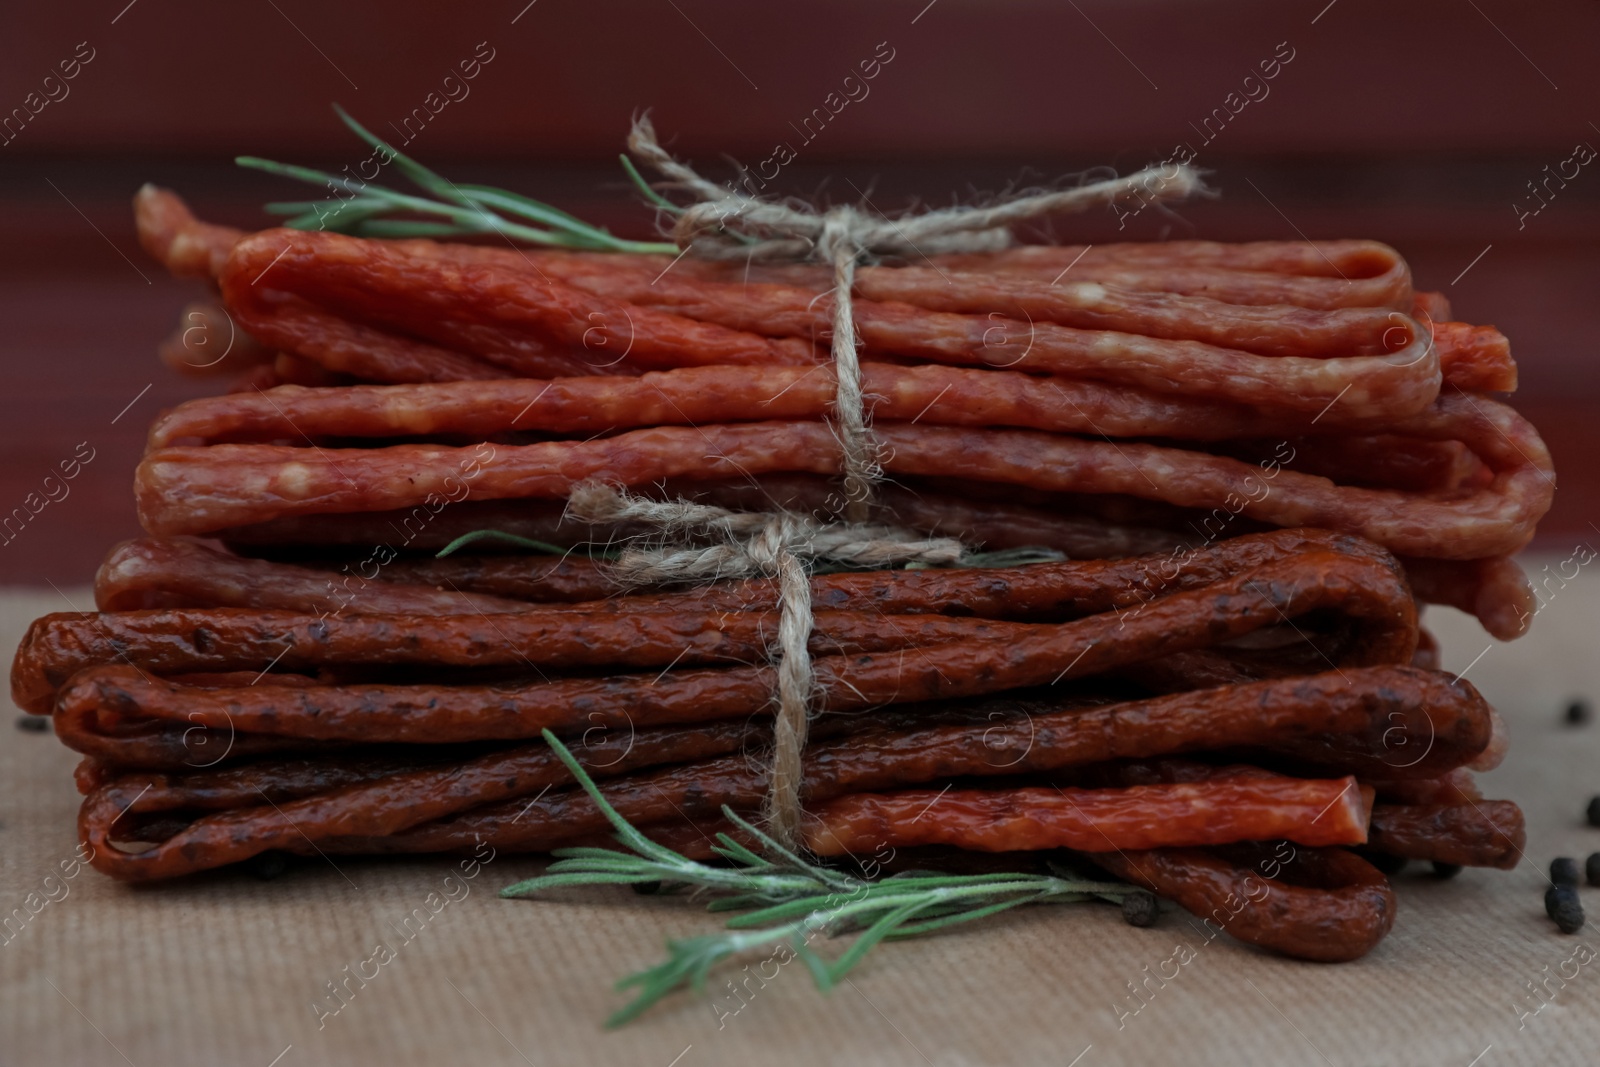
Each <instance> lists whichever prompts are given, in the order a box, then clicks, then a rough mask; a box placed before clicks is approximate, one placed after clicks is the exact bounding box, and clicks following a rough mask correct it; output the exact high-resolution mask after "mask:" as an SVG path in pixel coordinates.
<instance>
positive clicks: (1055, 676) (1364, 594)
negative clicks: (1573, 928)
mask: <svg viewBox="0 0 1600 1067" xmlns="http://www.w3.org/2000/svg"><path fill="white" fill-rule="evenodd" d="M1396 590H1398V596H1397V593H1396ZM1317 608H1328V609H1333V610H1336V611H1339V612H1341V613H1344V614H1346V615H1348V616H1351V617H1352V618H1354V619H1358V620H1361V622H1362V623H1363V627H1362V631H1363V633H1362V636H1361V637H1359V638H1358V639H1357V640H1355V641H1353V642H1351V643H1349V644H1348V645H1347V646H1346V647H1345V649H1344V650H1343V652H1342V658H1343V659H1344V660H1345V663H1346V665H1348V666H1352V667H1354V666H1361V665H1364V664H1374V663H1375V664H1382V663H1394V662H1402V663H1403V662H1407V661H1409V659H1410V657H1411V653H1412V651H1413V650H1414V649H1415V643H1416V623H1415V616H1414V612H1413V609H1412V608H1411V603H1410V599H1409V597H1408V596H1406V595H1405V592H1404V588H1403V586H1399V585H1398V583H1396V582H1395V581H1394V579H1393V576H1392V574H1391V573H1390V572H1389V571H1388V570H1387V569H1386V568H1383V567H1381V566H1378V565H1374V564H1372V563H1370V562H1368V561H1363V560H1356V559H1352V558H1350V557H1345V556H1337V555H1334V554H1331V553H1313V554H1308V555H1307V556H1303V557H1298V558H1295V559H1293V560H1285V561H1278V562H1274V563H1269V564H1266V565H1264V566H1262V567H1258V568H1255V569H1253V570H1250V571H1247V572H1245V573H1244V574H1242V575H1239V576H1235V577H1233V578H1230V579H1227V580H1224V581H1221V582H1217V583H1215V584H1214V585H1211V586H1207V587H1204V588H1202V589H1199V590H1192V591H1185V592H1179V593H1173V594H1171V595H1170V596H1167V597H1164V598H1162V599H1160V600H1158V601H1156V602H1155V603H1153V604H1150V605H1148V606H1147V607H1145V608H1144V610H1142V611H1140V612H1138V613H1137V614H1133V613H1129V614H1127V615H1124V616H1121V617H1117V616H1115V615H1112V614H1109V613H1108V614H1103V615H1096V616H1091V617H1089V618H1087V619H1080V620H1077V621H1075V622H1068V623H1062V624H1058V625H1049V626H1046V625H1040V626H1033V627H1026V628H1021V631H1020V632H1021V636H1007V637H996V638H988V637H978V638H970V639H967V640H964V641H961V642H957V643H953V644H946V645H941V646H936V649H937V650H936V651H934V650H929V651H928V652H926V653H921V652H904V653H893V654H889V653H883V654H872V653H866V654H860V655H852V656H821V657H818V658H817V659H816V660H815V661H814V667H815V671H816V679H817V683H818V687H819V691H820V692H821V693H822V694H823V696H822V697H821V698H820V701H819V703H820V704H821V705H822V706H824V707H826V708H829V709H833V710H849V709H858V708H863V707H873V706H876V705H880V704H890V703H906V702H911V701H920V700H938V699H948V698H952V697H958V696H977V695H981V694H985V693H993V692H999V691H1003V690H1005V689H1014V688H1020V687H1026V686H1032V685H1042V684H1048V683H1053V682H1057V681H1059V680H1060V679H1062V678H1064V677H1067V676H1069V675H1070V676H1072V677H1086V676H1090V675H1094V674H1099V673H1103V672H1105V671H1107V670H1112V669H1115V668H1117V667H1121V666H1126V665H1128V664H1130V663H1136V662H1140V661H1142V660H1145V659H1149V658H1151V654H1152V652H1153V651H1156V650H1159V651H1161V652H1165V653H1170V652H1181V651H1187V650H1190V649H1194V648H1203V647H1209V646H1211V645H1215V644H1217V643H1219V642H1222V641H1226V640H1228V639H1230V638H1235V637H1239V636H1241V635H1243V634H1245V633H1249V632H1251V631H1253V630H1256V629H1260V628H1261V627H1262V626H1264V625H1275V624H1277V623H1278V622H1280V621H1281V620H1282V619H1284V618H1290V619H1292V618H1294V617H1295V616H1297V615H1300V614H1303V613H1305V612H1306V611H1310V610H1314V609H1317ZM502 618H504V619H510V618H515V616H503V617H502ZM907 619H908V623H907V628H908V629H911V628H912V626H911V620H913V619H915V620H919V621H916V623H915V625H916V626H923V625H926V624H927V622H928V621H929V617H927V616H922V617H907ZM945 621H946V622H949V621H956V620H945ZM990 625H996V624H990ZM1007 629H1008V630H1009V631H1010V632H1011V633H1012V634H1015V633H1017V632H1018V628H1016V627H1008V628H1007ZM674 651H676V650H674ZM42 658H43V657H42V655H39V654H34V655H31V656H30V659H29V660H28V661H27V662H24V663H21V664H19V666H18V667H17V668H16V669H14V673H13V687H14V691H16V692H17V693H18V695H19V696H23V697H27V696H30V695H31V692H29V690H30V689H31V688H32V687H35V686H37V685H38V681H37V680H38V678H39V677H40V676H42V675H44V674H45V673H46V671H47V670H48V669H49V667H48V663H46V664H45V665H44V666H41V665H40V664H39V663H38V662H37V661H38V660H39V659H42ZM107 658H108V657H103V656H102V657H101V659H100V661H101V662H104V661H105V659H107ZM772 673H773V672H772V668H770V667H730V668H724V669H712V670H707V669H693V670H674V671H668V672H665V673H664V674H661V675H659V676H652V675H618V676H613V677H609V678H599V679H590V678H573V679H559V680H555V681H550V682H542V683H534V684H519V685H508V686H503V687H484V686H454V687H452V686H431V685H411V686H393V685H391V686H382V685H364V686H318V687H314V688H303V689H297V690H284V689H282V688H281V687H277V686H272V685H267V684H260V685H255V686H251V687H248V688H246V689H243V690H233V691H228V692H226V693H221V692H208V691H204V690H180V689H179V688H178V687H174V686H170V685H168V684H166V683H163V682H160V681H158V680H153V679H149V678H148V677H146V676H144V675H141V674H139V673H138V672H137V671H136V670H135V669H133V668H131V667H123V666H104V667H95V668H91V669H88V670H85V671H82V672H81V673H79V674H78V675H76V676H75V677H74V678H73V679H72V680H71V681H70V682H69V683H68V684H67V685H66V687H65V688H64V689H63V690H62V691H61V693H60V695H59V697H58V698H57V702H56V714H57V715H58V716H65V717H67V718H71V719H73V720H74V723H77V724H79V725H75V726H73V727H72V729H80V728H81V729H89V724H88V722H87V720H88V719H91V718H96V719H98V720H99V721H100V727H99V728H100V729H105V728H106V726H107V725H110V726H112V727H115V725H116V724H117V723H120V722H125V721H127V720H129V719H137V718H140V717H144V718H156V719H165V720H168V721H175V722H188V723H192V724H199V725H201V726H211V727H215V728H218V729H235V728H236V729H238V730H241V731H244V732H247V733H257V732H260V733H274V734H287V735H291V736H299V737H318V738H326V739H349V740H365V741H376V740H393V741H407V742H430V741H435V742H440V741H456V740H482V739H489V738H517V737H527V736H531V735H533V734H536V733H537V732H538V731H539V730H541V729H544V728H546V727H549V728H552V729H558V730H559V729H569V728H571V727H572V726H573V725H576V724H579V723H584V722H587V723H588V724H590V725H594V724H598V723H601V722H602V721H603V722H604V723H610V724H613V725H618V726H621V725H623V724H625V723H629V722H632V723H637V724H643V725H662V724H667V723H673V722H701V721H707V720H712V719H718V718H729V717H734V716H738V715H749V714H752V713H755V712H757V711H760V710H763V709H765V708H767V707H768V706H769V702H770V698H771V693H772V688H773V684H772ZM63 729H67V727H65V726H63V725H61V724H60V723H58V731H60V730H63Z"/></svg>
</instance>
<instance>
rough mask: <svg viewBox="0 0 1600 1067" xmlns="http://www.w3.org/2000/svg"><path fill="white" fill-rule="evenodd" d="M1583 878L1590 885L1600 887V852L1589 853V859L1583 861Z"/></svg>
mask: <svg viewBox="0 0 1600 1067" xmlns="http://www.w3.org/2000/svg"><path fill="white" fill-rule="evenodd" d="M1583 876H1584V877H1585V878H1587V879H1588V880H1589V884H1590V885H1600V852H1591V853H1589V858H1588V859H1586V860H1584V861H1583Z"/></svg>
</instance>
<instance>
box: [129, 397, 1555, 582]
mask: <svg viewBox="0 0 1600 1067" xmlns="http://www.w3.org/2000/svg"><path fill="white" fill-rule="evenodd" d="M1436 408H1438V409H1442V410H1434V409H1430V411H1429V412H1426V413H1424V414H1422V415H1419V416H1415V417H1413V418H1411V419H1408V420H1405V421H1404V422H1403V423H1401V424H1400V425H1398V426H1397V427H1396V431H1397V432H1400V433H1402V434H1403V435H1406V436H1412V437H1421V438H1425V439H1427V438H1432V439H1466V440H1467V441H1468V443H1469V444H1470V445H1471V446H1472V447H1473V449H1474V450H1475V451H1476V452H1477V453H1478V454H1479V457H1480V458H1481V459H1483V460H1484V462H1485V463H1486V464H1488V466H1489V467H1490V468H1491V469H1492V470H1493V471H1494V479H1493V481H1492V482H1491V484H1490V485H1489V486H1487V487H1484V488H1482V489H1479V490H1475V491H1473V492H1471V493H1467V494H1463V495H1460V496H1459V497H1457V498H1455V499H1432V498H1429V497H1427V496H1423V495H1418V494H1407V493H1400V492H1396V491H1392V490H1376V489H1362V488H1358V487H1349V486H1336V485H1333V484H1331V483H1329V482H1328V481H1326V480H1325V479H1321V478H1316V477H1312V476H1308V475H1303V474H1298V473H1296V472H1294V471H1290V470H1283V471H1279V472H1278V474H1277V476H1276V480H1275V481H1273V482H1272V483H1270V486H1269V485H1268V484H1267V483H1265V482H1264V481H1263V480H1262V478H1261V477H1260V475H1261V472H1260V470H1259V469H1258V468H1257V467H1256V466H1255V465H1254V464H1245V463H1240V462H1239V461H1237V460H1231V459H1227V458H1225V457H1218V456H1205V455H1200V454H1197V453H1191V452H1186V451H1182V450H1178V449H1173V448H1166V447H1162V446H1158V445H1146V444H1141V443H1136V442H1128V443H1123V444H1118V443H1112V442H1103V441H1089V440H1082V439H1078V438H1069V437H1062V436H1057V435H1048V434H1041V433H1035V432H1028V431H1009V430H981V431H980V430H967V429H952V428H944V427H934V426H921V425H916V424H898V423H896V424H890V423H880V424H879V425H878V427H877V429H876V434H877V437H878V439H879V441H880V443H881V446H882V449H883V455H884V460H883V466H884V469H885V470H886V471H888V472H889V473H891V474H909V475H922V476H952V475H954V476H960V477H965V478H971V479H975V480H980V481H981V480H988V481H991V482H998V483H1003V484H1007V485H1016V486H1023V487H1027V488H1034V489H1041V490H1045V491H1055V492H1089V493H1123V494H1127V495H1130V496H1134V497H1138V498H1141V499H1155V500H1163V501H1166V502H1169V503H1173V504H1177V505H1180V506H1186V507H1201V508H1204V507H1214V506H1216V504H1217V502H1218V501H1222V500H1224V499H1225V498H1227V499H1237V500H1238V501H1239V504H1240V506H1239V509H1238V512H1237V513H1238V514H1242V515H1244V516H1245V517H1246V518H1250V519H1256V520H1259V521H1263V522H1268V523H1272V524H1274V525H1282V526H1322V527H1326V528H1329V529H1334V530H1340V531H1342V532H1347V533H1355V534H1360V535H1362V536H1364V537H1367V538H1369V539H1371V540H1374V541H1377V542H1378V543H1379V544H1381V545H1384V546H1385V547H1388V548H1390V549H1392V550H1394V551H1396V552H1400V553H1403V554H1406V555H1417V556H1432V557H1442V558H1453V559H1474V558H1479V557H1483V556H1490V555H1501V554H1506V553H1509V552H1513V551H1515V550H1517V549H1519V548H1521V547H1522V546H1523V545H1524V544H1525V543H1526V542H1527V540H1528V539H1529V538H1530V537H1531V536H1532V533H1533V527H1534V524H1535V523H1536V522H1537V521H1538V519H1539V518H1540V517H1542V516H1543V514H1544V513H1545V512H1546V511H1547V510H1549V506H1550V499H1551V495H1552V493H1553V491H1554V477H1553V475H1552V473H1551V470H1550V463H1549V453H1548V451H1546V450H1545V449H1544V447H1543V442H1541V441H1540V440H1539V438H1538V436H1537V434H1536V433H1534V431H1533V430H1532V427H1530V426H1528V425H1527V423H1526V422H1525V421H1524V420H1522V419H1521V418H1520V417H1519V416H1517V415H1516V413H1515V412H1513V411H1511V410H1510V409H1509V408H1506V407H1505V406H1503V405H1496V404H1493V403H1492V402H1490V401H1486V400H1473V399H1472V398H1470V397H1466V396H1465V395H1463V396H1461V397H1457V398H1451V397H1445V398H1441V400H1440V401H1439V403H1438V404H1437V405H1436ZM475 460H477V462H480V463H481V469H478V470H477V471H475V474H474V477H473V480H472V481H471V482H470V483H469V484H470V485H471V490H472V493H473V494H474V495H475V496H476V497H477V498H478V499H506V498H521V497H542V498H546V499H553V498H561V497H565V496H567V495H568V494H569V493H570V492H571V489H572V487H573V486H574V485H576V484H577V483H579V482H581V481H584V480H588V479H600V480H603V481H608V482H613V483H621V484H623V485H640V484H648V483H651V482H655V481H657V480H660V479H663V478H683V477H688V478H693V477H713V478H714V477H726V476H728V475H730V474H749V475H754V474H762V473H768V472H775V471H791V472H803V473H813V474H833V473H836V472H837V469H838V466H839V445H838V441H837V440H836V439H835V437H834V435H833V431H832V429H831V428H830V427H828V426H826V425H823V424H820V423H792V422H786V423H747V424H738V425H713V426H701V427H694V428H685V427H671V426H661V427H652V428H649V429H642V430H633V431H629V432H627V433H623V434H619V435H617V436H615V437H609V438H604V439H601V440H595V441H586V442H573V441H556V442H546V443H541V444H534V445H521V446H497V448H496V452H495V455H494V457H493V458H492V459H491V460H489V461H487V462H484V461H482V460H481V459H477V457H476V456H475V455H474V454H473V450H469V449H450V448H441V447H436V446H431V445H396V446H392V447H389V448H384V449H366V450H360V451H353V450H316V451H313V450H308V449H297V448H286V447H282V446H274V445H212V446H209V447H204V448H181V447H173V448H165V449H160V450H157V451H155V452H152V453H150V454H148V455H147V456H146V457H145V458H144V460H143V462H141V464H140V465H139V470H138V475H137V478H136V492H137V496H138V502H139V510H140V517H141V520H142V521H143V522H144V525H145V527H146V529H148V530H150V531H151V532H152V533H157V534H208V533H214V532H216V531H218V530H225V529H228V528H229V527H233V526H241V525H246V524H249V523H259V522H264V521H267V520H269V519H272V518H277V517H280V516H283V515H288V514H296V513H301V514H304V513H330V512H353V511H385V510H391V509H396V508H404V507H408V506H414V505H418V504H421V503H423V502H424V500H425V499H426V498H427V497H428V496H429V494H434V495H441V494H445V493H447V492H448V491H449V490H450V486H449V485H448V484H446V480H447V479H450V480H456V479H458V478H459V477H460V471H461V470H462V469H464V465H465V464H472V463H473V462H474V461H475Z"/></svg>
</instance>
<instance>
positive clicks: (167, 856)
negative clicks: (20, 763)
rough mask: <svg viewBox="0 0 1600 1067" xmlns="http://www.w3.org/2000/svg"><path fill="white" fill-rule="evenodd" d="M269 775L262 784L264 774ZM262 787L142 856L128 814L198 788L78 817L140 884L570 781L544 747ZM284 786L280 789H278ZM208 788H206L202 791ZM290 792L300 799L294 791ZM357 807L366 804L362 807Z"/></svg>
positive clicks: (635, 745) (162, 785) (107, 802)
mask: <svg viewBox="0 0 1600 1067" xmlns="http://www.w3.org/2000/svg"><path fill="white" fill-rule="evenodd" d="M749 733H751V730H750V728H749V727H745V726H736V727H727V726H712V727H702V728H699V729H697V730H681V729H679V730H671V731H652V732H649V733H641V734H635V735H631V736H628V737H621V736H608V737H605V738H602V739H600V740H597V741H596V742H594V743H593V744H586V745H584V746H581V747H580V748H579V759H580V760H581V761H582V762H584V763H585V764H586V765H587V766H588V768H589V769H590V770H591V771H592V772H593V773H595V774H598V775H601V776H609V775H614V774H622V773H626V772H628V771H632V770H637V769H639V768H641V767H645V766H649V765H651V764H655V763H670V762H674V761H676V760H679V759H682V758H685V756H688V757H689V758H693V756H694V755H695V754H699V753H703V752H705V751H706V750H707V748H708V746H709V747H710V748H712V749H715V748H724V749H726V748H727V747H737V746H738V745H739V744H742V743H743V741H744V740H745V738H746V735H747V734H749ZM257 777H263V776H259V775H258V776H257ZM265 777H268V779H269V780H268V781H267V782H256V783H254V784H255V786H256V792H257V795H259V796H261V797H262V798H264V799H267V800H268V801H269V805H270V806H260V805H257V806H252V807H249V808H227V809H225V810H222V811H218V812H214V813H212V814H210V815H208V816H205V817H203V818H201V819H197V820H195V821H194V822H193V823H191V824H190V825H189V826H188V827H186V828H185V829H184V830H183V831H181V832H179V833H178V834H177V835H175V836H174V837H172V838H169V839H168V840H166V841H164V842H162V843H160V844H159V845H157V846H156V847H155V848H152V849H149V850H146V851H144V852H136V853H134V852H125V851H123V850H121V849H119V848H117V847H116V844H115V840H116V838H115V837H114V828H115V825H116V823H117V821H118V818H119V817H120V816H121V815H122V814H123V813H132V814H133V815H134V816H135V817H136V818H137V816H139V815H145V814H149V813H152V812H161V811H166V810H170V809H172V808H174V807H179V806H194V804H195V803H196V798H195V796H194V792H195V790H194V787H192V786H188V787H186V786H184V785H182V784H181V783H174V782H173V781H172V780H171V779H170V778H168V777H167V776H165V775H129V776H125V777H123V778H119V779H117V780H115V781H114V782H112V783H111V784H110V785H108V786H104V787H101V788H100V789H97V790H96V791H95V792H94V793H92V794H91V795H90V796H89V797H88V798H87V799H86V800H85V801H84V804H83V807H82V809H81V810H80V812H79V816H78V826H79V832H80V834H81V836H82V839H83V840H84V841H87V842H88V843H89V844H90V845H91V846H92V847H93V848H94V852H95V858H94V859H93V860H92V861H91V862H92V863H93V864H94V866H95V867H96V868H97V869H99V870H101V871H103V872H105V873H107V874H110V875H113V876H115V877H118V878H123V879H127V880H135V881H142V880H148V879H155V878H169V877H173V876H175V875H178V874H187V873H190V872H192V871H195V870H202V869H205V868H206V867H214V866H220V865H221V864H224V863H231V862H236V861H238V860H241V859H248V858H249V857H250V856H253V855H256V854H258V853H260V852H263V851H266V850H267V849H271V848H282V847H285V846H295V845H299V844H300V843H302V842H303V841H307V840H310V841H315V840H317V839H318V838H320V837H327V836H341V835H352V834H353V835H365V834H372V835H379V836H382V835H387V834H393V833H396V832H398V831H401V830H404V829H406V828H407V827H410V826H412V825H415V824H416V823H419V822H425V821H428V820H430V819H436V818H440V817H442V816H445V815H448V814H451V813H453V812H455V811H458V810H460V808H461V807H462V806H464V805H468V804H472V803H475V802H481V801H482V800H484V799H499V798H500V797H503V796H515V795H522V794H526V793H529V792H532V791H534V790H536V789H539V788H540V787H541V786H542V787H549V786H553V785H557V784H564V783H565V782H566V781H567V780H568V778H569V775H568V773H567V770H566V768H565V767H564V766H562V764H561V762H560V761H559V760H557V759H556V758H555V755H554V753H552V752H551V751H550V750H549V749H548V748H547V747H545V746H544V745H542V744H541V745H538V746H528V747H525V748H520V749H516V750H513V751H511V752H506V753H495V754H492V755H488V756H484V757H480V758H479V759H476V760H471V761H468V762H467V763H464V764H463V763H451V764H448V765H445V766H443V767H433V768H422V769H416V770H409V771H405V772H403V773H400V774H395V775H390V776H387V777H384V778H382V779H379V780H377V781H372V780H370V779H365V780H364V779H361V778H360V776H359V775H351V774H345V775H342V776H340V775H336V776H332V777H333V778H334V779H335V780H336V781H338V780H340V779H354V780H346V781H343V782H342V784H339V785H336V786H335V788H333V789H331V790H329V791H327V792H318V793H316V794H313V795H310V796H300V797H298V798H294V799H286V800H284V801H283V802H281V803H280V802H279V801H278V800H276V799H274V798H273V797H272V795H271V794H270V793H268V792H266V791H265V789H266V787H268V786H270V785H272V784H274V783H272V782H271V781H270V776H265ZM243 784H244V783H241V782H240V781H238V776H237V775H234V776H233V780H230V781H228V782H227V783H226V784H225V785H223V786H222V788H221V790H220V793H221V795H219V796H216V797H214V798H213V799H214V800H216V801H225V800H226V799H229V798H231V797H232V796H234V795H237V794H238V793H239V792H240V789H241V786H242V785H243ZM276 784H278V785H279V787H280V791H282V789H281V786H282V783H276ZM202 788H203V787H202ZM288 792H289V793H291V794H293V793H298V792H299V790H298V789H295V788H292V787H291V789H290V790H288ZM360 801H365V803H361V802H360Z"/></svg>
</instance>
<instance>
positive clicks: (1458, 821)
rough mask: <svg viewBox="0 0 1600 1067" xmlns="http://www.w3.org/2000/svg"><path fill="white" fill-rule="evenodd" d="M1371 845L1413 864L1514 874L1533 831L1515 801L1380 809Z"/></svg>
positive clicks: (1385, 806)
mask: <svg viewBox="0 0 1600 1067" xmlns="http://www.w3.org/2000/svg"><path fill="white" fill-rule="evenodd" d="M1368 844H1369V845H1370V846H1371V848H1372V849H1373V850H1374V851H1376V852H1386V853H1388V854H1390V855H1392V856H1404V857H1406V858H1407V859H1417V860H1433V861H1435V862H1438V863H1458V864H1461V865H1462V866H1465V867H1499V868H1501V869H1502V870H1510V869H1511V868H1513V867H1515V866H1516V865H1517V864H1518V863H1519V862H1521V860H1522V859H1523V851H1522V850H1523V848H1524V846H1525V845H1526V844H1527V831H1526V829H1525V827H1524V825H1523V818H1522V809H1520V808H1518V807H1517V806H1516V805H1515V804H1513V803H1512V802H1511V801H1509V800H1468V801H1466V802H1465V803H1454V804H1423V805H1405V804H1378V805H1376V806H1374V807H1373V809H1372V836H1371V840H1370V841H1369V842H1368Z"/></svg>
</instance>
